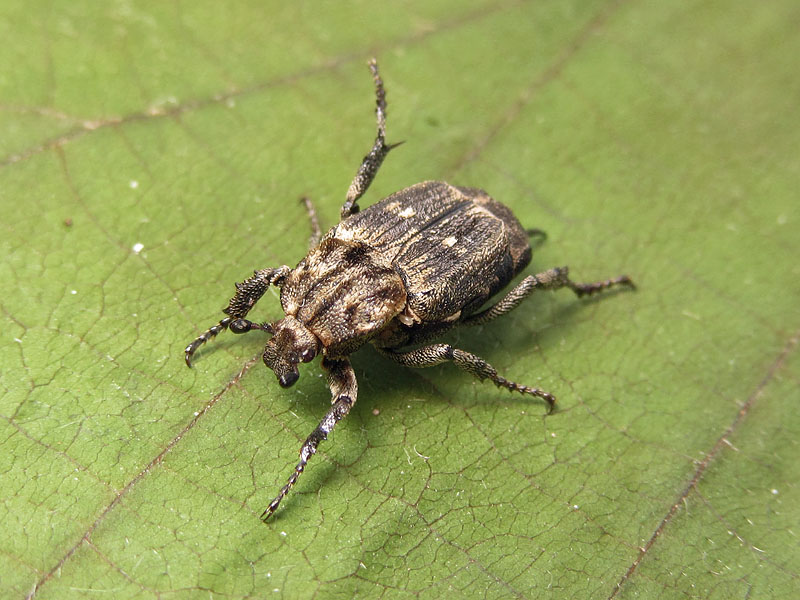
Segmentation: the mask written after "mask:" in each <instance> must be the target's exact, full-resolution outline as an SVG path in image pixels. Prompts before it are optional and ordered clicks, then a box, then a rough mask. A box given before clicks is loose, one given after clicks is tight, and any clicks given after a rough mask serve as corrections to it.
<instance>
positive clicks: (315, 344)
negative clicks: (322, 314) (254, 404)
mask: <svg viewBox="0 0 800 600" xmlns="http://www.w3.org/2000/svg"><path fill="white" fill-rule="evenodd" d="M272 330H273V332H274V335H273V336H272V338H270V340H269V341H268V342H267V346H266V347H265V348H264V364H265V365H267V366H268V367H269V368H270V369H272V370H273V371H275V375H276V376H277V378H278V383H279V384H280V385H281V387H284V388H288V387H291V386H292V385H294V383H295V382H296V381H297V380H298V379H299V378H300V372H299V371H298V370H297V365H298V364H299V363H301V362H309V361H311V360H313V359H314V357H315V356H316V355H317V352H319V348H320V342H319V340H318V339H317V337H316V336H315V335H314V334H313V333H311V332H310V331H309V330H308V328H307V327H306V326H305V325H303V324H302V323H301V322H300V321H298V320H297V319H295V318H294V317H284V318H283V319H281V320H280V321H278V322H277V323H274V324H273V325H272Z"/></svg>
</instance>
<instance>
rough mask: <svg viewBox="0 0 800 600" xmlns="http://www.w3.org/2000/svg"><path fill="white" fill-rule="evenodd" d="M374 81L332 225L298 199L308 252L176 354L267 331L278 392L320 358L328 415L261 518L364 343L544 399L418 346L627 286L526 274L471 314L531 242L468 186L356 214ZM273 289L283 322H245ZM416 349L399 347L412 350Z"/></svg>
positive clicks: (344, 396)
mask: <svg viewBox="0 0 800 600" xmlns="http://www.w3.org/2000/svg"><path fill="white" fill-rule="evenodd" d="M368 65H369V68H370V71H371V73H372V78H373V82H374V85H375V95H376V109H375V112H376V116H377V122H378V133H377V137H376V139H375V142H374V144H373V146H372V149H371V150H370V151H369V153H368V154H367V155H366V156H365V157H364V159H363V160H362V163H361V166H360V167H359V169H358V172H357V173H356V176H355V178H354V179H353V182H352V184H351V185H350V188H349V189H348V191H347V196H346V200H345V203H344V205H343V206H342V209H341V219H340V222H339V224H338V225H336V226H335V227H334V228H333V229H331V230H330V231H328V233H327V234H325V236H324V237H323V236H322V232H321V230H320V228H319V225H318V222H317V217H316V213H315V212H314V208H313V205H312V204H311V201H310V200H309V199H308V198H303V199H302V200H303V202H304V203H305V205H306V209H307V210H308V213H309V217H310V220H311V226H312V236H311V248H310V250H309V252H308V255H307V256H306V257H305V258H303V259H302V260H301V261H300V262H299V263H298V264H297V266H296V267H295V268H294V269H292V268H290V267H288V266H286V265H283V266H280V267H277V268H268V269H260V270H257V271H255V272H254V274H253V276H252V277H250V278H248V279H246V280H245V281H243V282H241V283H237V284H236V293H235V295H234V296H233V298H231V300H230V301H229V303H228V306H227V307H226V308H224V309H223V311H222V312H223V313H225V314H226V315H227V316H226V317H225V318H223V319H222V320H220V321H219V322H218V323H217V324H216V325H214V326H212V327H210V328H209V329H208V330H206V331H205V332H203V333H202V334H201V335H199V336H198V337H197V338H196V339H195V340H194V341H192V343H190V344H189V345H188V346H187V347H186V349H185V351H184V356H185V360H186V364H187V365H188V366H189V367H191V366H192V357H193V355H194V353H195V352H196V351H197V349H198V348H199V347H200V346H201V345H202V344H204V343H205V342H207V341H208V340H210V339H211V338H213V337H214V336H216V335H217V334H219V333H220V332H222V331H224V330H225V329H230V330H231V331H232V332H233V333H237V334H241V333H246V332H248V331H264V332H266V333H268V334H270V335H271V337H270V338H269V340H268V341H267V343H266V346H265V348H264V353H263V360H264V363H265V364H266V365H267V367H269V368H270V369H272V370H273V371H274V372H275V375H276V377H277V378H278V383H279V384H280V385H281V387H284V388H288V387H290V386H292V385H293V384H294V383H295V382H296V381H297V379H298V378H299V376H300V373H299V370H298V365H299V364H300V363H307V362H309V361H311V360H313V359H314V358H315V357H316V356H318V355H320V354H321V355H322V360H321V364H322V368H323V369H324V370H325V371H326V372H327V377H328V387H329V388H330V392H331V408H330V410H328V412H327V413H326V414H325V416H324V417H323V419H322V420H321V421H320V423H319V425H317V427H316V428H315V429H314V431H312V432H311V434H310V435H309V436H308V438H307V439H306V440H305V442H304V443H303V445H302V447H301V448H300V460H299V462H298V463H297V466H295V468H294V470H293V471H292V474H291V476H290V477H289V480H288V481H287V483H286V484H285V485H284V486H283V487H282V488H281V490H280V492H279V493H278V495H277V496H276V497H275V499H274V500H273V501H272V502H271V503H270V504H269V506H268V507H267V508H266V510H264V512H263V513H262V515H261V519H262V520H263V521H266V520H267V519H268V518H269V517H270V516H271V515H272V514H273V513H274V512H275V510H276V509H277V508H278V505H279V504H280V502H281V500H283V498H284V497H285V496H286V494H287V493H288V492H289V490H290V489H291V488H292V486H294V484H295V483H296V482H297V479H298V477H299V476H300V474H301V473H302V472H303V471H304V470H305V468H306V465H307V463H308V460H309V459H310V458H311V456H312V455H314V454H315V453H316V451H317V447H318V446H319V443H320V442H321V441H322V440H324V439H326V438H327V436H328V434H329V433H330V432H331V431H332V430H333V428H334V426H335V425H336V424H337V423H338V422H339V421H340V420H342V419H343V418H344V417H345V416H346V415H347V414H348V413H349V412H350V410H351V409H352V407H353V405H354V404H355V402H356V396H357V391H358V384H357V382H356V376H355V373H354V372H353V368H352V366H351V364H350V360H349V358H348V357H349V355H350V354H352V353H353V352H355V351H356V350H358V349H359V348H360V347H361V346H363V345H364V344H366V343H367V342H371V343H372V344H373V345H374V346H375V347H376V348H377V349H378V351H379V352H380V353H381V354H383V355H384V356H387V357H389V358H391V359H392V360H394V361H396V362H398V363H400V364H401V365H405V366H407V367H430V366H433V365H438V364H440V363H443V362H448V361H449V362H452V363H454V364H455V365H456V366H458V367H460V368H461V369H463V370H464V371H467V372H468V373H470V374H471V375H473V376H475V377H477V378H478V379H480V380H483V379H489V380H490V381H492V382H493V383H495V384H496V385H497V386H499V387H502V388H505V389H507V390H510V391H513V392H519V393H522V394H528V395H530V396H534V397H538V398H541V399H542V400H544V401H545V402H546V403H547V405H548V407H549V410H550V411H552V409H553V406H554V405H555V397H554V396H553V395H551V394H549V393H547V392H545V391H543V390H540V389H538V388H535V387H529V386H526V385H523V384H520V383H516V382H514V381H509V380H508V379H505V378H504V377H502V376H500V375H499V374H498V373H497V370H496V369H495V368H494V367H492V366H491V365H490V364H489V363H487V362H486V361H485V360H483V359H482V358H480V357H479V356H476V355H474V354H471V353H469V352H466V351H464V350H460V349H458V348H454V347H452V346H451V345H449V344H426V342H428V341H430V340H431V339H433V338H435V337H438V336H439V335H441V334H442V333H444V332H446V331H448V330H449V329H452V328H453V327H456V326H459V325H483V324H484V323H488V322H490V321H492V320H494V319H495V318H497V317H499V316H501V315H503V314H505V313H507V312H509V311H510V310H512V309H514V308H516V307H517V306H518V305H519V304H520V302H522V301H523V300H524V299H525V298H527V297H528V296H529V295H530V294H531V293H532V292H534V291H536V290H547V289H549V290H554V289H558V288H562V287H566V288H569V289H571V290H572V291H573V292H575V294H577V295H578V296H579V297H580V296H585V295H590V294H594V293H597V292H600V291H603V290H606V289H609V288H611V287H614V286H618V285H625V286H628V287H631V288H633V287H634V284H633V282H632V281H631V279H630V278H629V277H628V276H626V275H622V276H620V277H616V278H613V279H607V280H604V281H598V282H595V283H575V282H573V281H571V280H570V278H569V271H568V269H567V267H557V268H553V269H549V270H547V271H544V272H542V273H538V274H536V275H529V276H527V277H525V278H524V279H523V280H522V281H521V282H520V283H519V284H517V285H516V287H514V288H513V289H512V290H511V291H510V292H508V294H506V295H505V297H503V298H502V299H501V300H500V301H499V302H497V303H495V304H494V305H492V306H490V307H488V308H486V309H484V310H480V309H481V307H482V306H483V305H484V304H485V303H486V302H487V300H489V298H491V297H492V296H494V295H495V294H496V293H497V292H499V291H500V290H501V289H502V288H504V287H505V286H506V285H507V284H508V283H509V282H510V281H511V280H512V279H513V278H514V277H515V276H516V275H517V274H518V273H519V272H520V271H522V269H524V268H525V267H526V266H527V265H528V263H529V262H530V259H531V246H530V243H529V240H528V236H529V235H530V234H534V233H538V234H542V233H543V232H541V231H539V230H525V229H523V227H522V225H521V224H520V223H519V221H518V220H517V219H516V217H515V216H514V215H513V213H512V212H511V210H509V209H508V208H507V207H506V206H504V205H503V204H501V203H499V202H498V201H496V200H494V199H493V198H491V197H490V196H489V195H488V194H487V193H486V192H484V191H483V190H480V189H477V188H471V187H457V186H452V185H449V184H447V183H443V182H438V181H427V182H423V183H418V184H416V185H412V186H411V187H408V188H406V189H403V190H400V191H399V192H396V193H395V194H392V195H391V196H389V197H387V198H384V199H383V200H381V201H379V202H377V203H376V204H374V205H373V206H370V207H369V208H367V209H365V210H364V211H363V212H359V206H358V200H359V198H361V196H362V195H363V194H364V192H366V190H367V188H368V187H369V186H370V184H371V183H372V181H373V179H374V178H375V175H376V174H377V172H378V169H379V167H380V166H381V164H382V163H383V160H384V158H386V155H387V154H388V153H389V151H390V150H392V149H393V148H395V147H396V146H397V145H399V144H387V143H386V93H385V91H384V86H383V81H382V80H381V77H380V74H379V72H378V65H377V62H376V60H375V59H372V60H370V61H369V63H368ZM273 285H274V286H277V287H279V288H280V302H281V306H282V308H283V312H284V315H285V316H284V317H283V318H282V319H280V320H278V321H275V322H274V323H256V322H253V321H250V320H248V319H246V318H245V317H246V316H247V314H248V313H249V312H250V310H251V309H252V308H253V306H254V305H255V304H256V302H258V300H259V299H260V298H261V296H262V295H263V294H264V292H265V291H266V290H267V289H268V288H269V286H273ZM420 344H422V345H421V346H420V347H418V348H416V349H411V350H406V349H405V348H407V347H409V346H414V345H420Z"/></svg>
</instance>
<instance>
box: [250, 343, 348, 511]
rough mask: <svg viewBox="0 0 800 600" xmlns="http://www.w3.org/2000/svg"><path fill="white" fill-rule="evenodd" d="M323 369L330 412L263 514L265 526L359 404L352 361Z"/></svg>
mask: <svg viewBox="0 0 800 600" xmlns="http://www.w3.org/2000/svg"><path fill="white" fill-rule="evenodd" d="M322 368H323V369H325V370H326V371H328V386H329V387H330V389H331V408H330V410H329V411H328V412H327V413H326V414H325V416H324V417H323V419H322V421H320V422H319V425H317V428H316V429H314V431H312V432H311V435H309V436H308V437H307V438H306V441H305V442H303V446H302V447H301V448H300V461H299V462H298V463H297V466H296V467H295V468H294V471H293V472H292V474H291V475H290V476H289V481H287V482H286V485H284V486H283V487H282V488H281V491H280V492H278V495H277V496H276V497H275V499H274V500H273V501H272V502H270V503H269V506H268V507H267V508H266V510H265V511H264V512H263V513H261V520H262V521H264V522H266V521H267V519H269V518H270V516H272V513H274V512H275V510H276V509H277V508H278V505H279V504H280V503H281V500H283V498H284V496H286V494H288V493H289V490H291V489H292V486H294V484H295V483H297V479H298V478H299V477H300V474H301V473H302V472H303V471H304V470H305V468H306V464H308V460H309V459H310V458H311V457H312V456H313V455H314V454H316V452H317V446H319V443H320V442H321V441H322V440H324V439H327V437H328V434H329V433H330V432H331V431H332V430H333V428H334V427H335V426H336V424H337V423H338V422H339V421H341V420H342V419H343V418H344V417H345V416H347V413H349V412H350V409H351V408H353V405H354V404H355V403H356V397H357V395H358V382H357V381H356V374H355V372H354V371H353V367H352V366H351V365H350V361H349V360H347V359H346V358H339V359H335V360H334V359H329V358H323V359H322Z"/></svg>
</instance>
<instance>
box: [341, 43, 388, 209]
mask: <svg viewBox="0 0 800 600" xmlns="http://www.w3.org/2000/svg"><path fill="white" fill-rule="evenodd" d="M368 64H369V70H370V71H371V72H372V79H373V81H374V82H375V116H376V117H377V120H378V135H377V137H376V138H375V143H374V144H373V145H372V149H371V150H370V151H369V154H367V155H366V156H365V157H364V160H362V161H361V166H360V167H359V168H358V172H357V173H356V176H355V177H354V178H353V182H352V183H351V184H350V188H349V189H348V190H347V198H346V199H345V203H344V205H343V206H342V211H341V217H342V219H346V218H347V217H349V216H350V215H353V214H355V213H357V212H358V204H357V202H358V199H359V198H361V196H363V195H364V192H366V191H367V188H368V187H369V186H370V184H371V183H372V180H373V179H375V175H377V174H378V169H380V166H381V163H383V159H384V158H386V155H387V154H389V150H391V149H392V148H396V147H397V146H399V145H400V144H402V142H400V143H397V144H387V143H386V90H384V89H383V80H382V79H381V76H380V74H379V73H378V61H376V60H375V59H374V58H373V59H371V60H370V61H369V63H368Z"/></svg>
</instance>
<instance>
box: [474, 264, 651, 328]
mask: <svg viewBox="0 0 800 600" xmlns="http://www.w3.org/2000/svg"><path fill="white" fill-rule="evenodd" d="M618 285H625V286H628V287H629V288H631V289H636V286H635V285H634V283H633V281H631V278H630V277H628V276H627V275H621V276H620V277H615V278H613V279H606V280H603V281H596V282H594V283H575V282H574V281H572V280H571V279H570V278H569V269H568V268H567V267H556V268H554V269H550V270H548V271H544V272H543V273H539V274H537V275H529V276H528V277H526V278H525V279H523V280H522V281H520V282H519V284H517V286H516V287H515V288H514V289H512V290H511V291H510V292H509V293H508V294H506V296H505V297H504V298H503V299H502V300H500V301H499V302H498V303H497V304H495V305H493V306H490V307H489V308H487V309H486V310H484V311H481V312H479V313H476V314H474V315H470V316H468V317H467V318H465V319H464V320H463V321H462V323H463V324H465V325H483V324H484V323H488V322H489V321H492V320H494V319H496V318H497V317H499V316H501V315H504V314H506V313H507V312H511V311H512V310H514V309H515V308H516V307H517V306H519V305H520V303H521V302H522V301H523V300H525V298H527V297H528V296H530V295H531V294H532V293H533V292H535V291H536V290H557V289H559V288H562V287H568V288H569V289H571V290H572V291H573V292H575V294H576V295H577V296H578V297H579V298H580V297H581V296H591V295H592V294H596V293H598V292H602V291H604V290H607V289H609V288H612V287H615V286H618Z"/></svg>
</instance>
